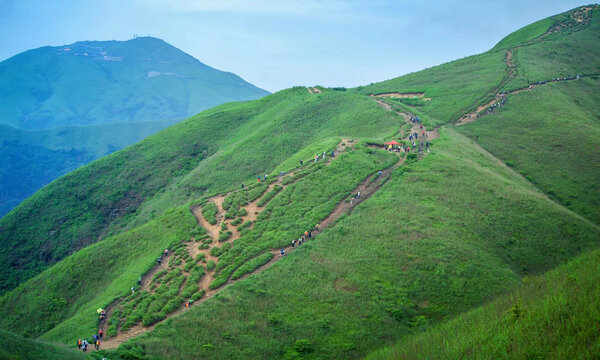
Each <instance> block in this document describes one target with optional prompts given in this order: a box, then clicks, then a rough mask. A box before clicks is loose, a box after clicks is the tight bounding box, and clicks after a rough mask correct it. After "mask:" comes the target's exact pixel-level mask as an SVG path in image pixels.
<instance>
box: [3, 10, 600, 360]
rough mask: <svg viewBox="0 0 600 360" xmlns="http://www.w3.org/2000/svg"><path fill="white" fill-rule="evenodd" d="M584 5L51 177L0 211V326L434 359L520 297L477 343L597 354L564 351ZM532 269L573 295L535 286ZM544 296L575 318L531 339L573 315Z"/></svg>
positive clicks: (202, 119) (580, 189)
mask: <svg viewBox="0 0 600 360" xmlns="http://www.w3.org/2000/svg"><path fill="white" fill-rule="evenodd" d="M597 11H598V6H584V7H580V8H577V9H573V10H571V11H569V12H567V13H564V14H559V15H557V16H553V17H550V18H548V19H545V20H542V21H541V22H538V23H535V24H533V25H530V26H528V27H525V28H523V29H522V30H520V31H517V32H515V33H513V34H510V35H509V36H507V37H506V38H505V39H503V40H502V41H501V42H500V43H499V44H498V45H496V46H495V47H494V48H492V49H491V50H490V51H488V52H486V53H484V54H480V55H475V56H471V57H467V58H464V59H459V60H457V61H454V62H450V63H447V64H443V65H440V66H437V67H433V68H430V69H426V70H423V71H421V72H417V73H414V74H409V75H406V76H402V77H399V78H396V79H391V80H388V81H384V82H381V83H376V84H372V85H369V86H363V87H358V88H355V89H343V88H335V89H328V88H323V87H315V88H308V89H307V88H300V87H298V88H292V89H288V90H284V91H281V92H278V93H276V94H273V95H269V96H266V97H264V98H261V99H259V100H256V101H252V102H244V103H230V104H225V105H221V106H217V107H215V108H213V109H210V110H207V111H204V112H202V113H200V114H198V115H196V116H193V117H191V118H189V119H187V120H185V121H182V122H180V123H178V124H176V125H174V126H172V127H170V128H168V129H165V130H163V131H161V132H159V133H158V134H155V135H152V136H150V137H149V138H147V139H145V140H143V141H141V142H139V143H137V144H135V145H133V146H130V147H127V148H125V149H123V150H121V151H118V152H115V153H113V154H111V155H109V156H107V157H104V158H102V159H100V160H97V161H95V162H93V163H91V164H88V165H86V166H84V167H83V168H81V169H78V170H76V171H73V172H71V173H69V174H68V175H66V176H63V177H61V178H60V179H58V180H56V181H54V182H53V183H52V184H50V185H49V186H47V187H45V188H43V189H42V190H41V191H39V192H37V193H36V194H34V195H33V196H32V197H31V198H29V199H27V200H26V201H24V202H23V203H22V204H21V205H19V206H18V207H17V208H16V209H15V210H14V211H12V212H11V213H9V214H8V215H7V216H5V217H4V218H3V219H1V220H0V245H1V246H2V248H1V250H0V255H1V256H2V262H0V264H2V265H1V266H2V268H1V276H0V279H2V280H1V281H2V282H1V283H0V284H1V285H0V286H1V289H2V291H3V292H4V295H2V297H1V298H0V314H2V316H1V317H0V327H2V328H4V329H7V330H10V331H11V332H13V333H15V334H17V335H19V336H26V337H32V338H39V339H41V340H44V341H53V342H59V343H63V344H71V343H73V341H74V339H77V338H79V337H81V336H88V334H92V333H93V332H95V331H96V330H97V329H98V327H100V328H102V329H103V330H104V331H105V333H106V334H107V336H108V339H107V340H106V341H105V342H104V345H103V346H104V347H105V348H106V350H102V351H101V353H100V355H102V356H109V357H110V358H122V359H166V358H168V359H189V358H192V357H208V358H214V359H231V358H264V359H272V358H283V359H317V358H319V359H339V358H361V357H364V356H367V355H368V354H371V356H374V357H375V358H377V357H378V356H390V357H392V358H393V357H394V356H396V355H395V354H396V353H398V354H402V351H403V348H404V346H412V347H414V348H419V346H420V348H421V349H422V348H423V347H426V346H427V345H428V344H430V343H432V344H438V347H437V349H441V346H442V345H439V343H440V340H439V338H440V336H444V334H448V332H449V331H451V333H452V334H456V338H455V339H454V342H451V341H448V342H446V343H445V344H448V345H443V346H446V348H444V350H445V351H447V353H446V354H447V355H446V356H445V357H453V356H454V355H458V356H460V355H461V354H462V355H465V354H466V355H468V354H472V353H471V352H469V351H471V350H469V346H472V345H469V344H473V342H472V341H475V340H473V339H478V338H480V337H479V336H480V334H482V335H481V336H485V334H489V333H490V332H491V331H494V330H493V329H497V327H494V326H496V325H494V324H496V321H497V320H496V318H494V317H493V316H492V314H493V312H494V311H500V312H502V311H505V309H506V308H507V306H508V307H512V306H513V305H514V304H515V302H514V301H512V300H511V297H510V296H511V294H521V295H518V296H520V297H522V298H523V299H524V300H523V302H522V304H523V306H524V309H525V310H524V313H523V314H524V315H523V316H521V310H519V307H517V311H516V313H518V316H517V317H518V318H519V319H522V324H523V326H524V327H523V328H522V329H526V330H527V331H524V330H519V329H514V331H513V330H511V329H509V330H505V332H504V333H499V334H498V337H497V338H491V339H490V338H485V339H484V340H486V341H487V342H484V343H485V344H488V345H486V346H488V348H493V349H494V350H497V351H498V352H497V353H494V352H490V353H491V354H499V357H502V356H503V354H515V355H516V357H521V358H526V357H528V356H529V355H532V356H533V355H536V354H537V355H542V356H543V354H547V355H552V354H562V353H564V352H568V351H569V350H570V349H574V351H577V352H578V353H579V354H580V355H581V357H584V358H586V357H588V358H593V357H594V356H597V355H598V353H597V350H596V349H595V348H592V349H591V350H590V351H589V352H585V351H584V350H582V348H581V347H576V346H571V345H568V344H577V343H578V342H582V343H585V344H597V342H598V335H597V334H598V333H597V332H594V331H593V326H592V325H590V324H593V323H594V321H595V322H596V323H598V320H600V319H597V316H598V312H597V311H595V310H594V309H595V306H596V302H594V301H592V300H588V299H590V296H589V294H594V293H596V292H597V281H594V278H593V277H591V275H590V276H588V275H587V274H590V273H591V272H593V271H594V269H595V268H594V266H593V264H595V263H596V261H595V258H596V257H597V248H598V245H599V244H600V227H599V223H600V221H599V220H600V219H599V218H598V211H599V210H598V205H597V204H598V203H600V199H599V198H598V196H599V192H598V191H596V189H597V188H596V186H597V184H598V181H600V168H599V167H598V166H599V165H598V164H600V162H599V161H597V160H598V159H597V156H598V153H597V151H594V149H597V148H600V143H599V141H600V140H599V139H600V137H598V136H595V134H596V133H597V131H598V120H599V119H598V112H597V111H596V110H597V106H598V96H599V92H598V91H599V90H598V89H600V86H598V85H600V84H599V82H600V78H599V75H598V71H597V70H598V66H599V65H600V49H598V46H597V44H598V43H599V42H598V37H599V36H600V18H599V17H598V14H597ZM583 55H585V56H583ZM536 63H538V64H544V65H543V66H538V67H540V68H542V69H539V68H538V67H536V66H535V64H536ZM557 79H560V80H557ZM415 116H418V117H419V118H420V122H414V121H412V120H411V119H413V118H414V117H415ZM415 132H418V133H419V137H418V138H417V139H413V138H412V134H414V133H415ZM409 136H410V137H409ZM389 140H397V141H398V142H400V143H401V144H403V146H410V147H411V152H408V153H407V152H388V151H385V150H384V148H383V143H384V142H387V141H389ZM265 174H267V175H268V176H265ZM257 176H260V177H261V181H260V182H259V181H257ZM241 184H244V186H241ZM359 192H360V193H361V196H358V193H359ZM316 224H319V226H316ZM305 231H311V232H312V233H311V236H310V237H309V238H308V239H307V240H306V242H305V244H302V245H299V243H298V242H297V241H296V242H294V245H293V246H292V245H291V242H292V240H296V239H298V237H299V236H300V235H301V234H303V233H304V232H305ZM165 248H168V249H170V253H169V254H168V255H166V256H165V255H164V253H163V251H164V249H165ZM281 250H283V252H284V254H285V255H281V254H280V251H281ZM161 255H162V257H161V262H158V261H157V258H158V257H159V256H161ZM561 264H563V265H561ZM564 264H567V265H564ZM557 267H558V269H556V270H553V269H555V268H557ZM548 271H550V272H549V273H547V272H548ZM577 271H581V276H579V277H578V276H576V275H575V274H577ZM545 273H547V275H543V274H545ZM557 274H558V275H557ZM563 274H567V275H563ZM562 276H571V277H573V281H574V283H575V284H580V285H581V286H570V285H569V282H568V281H567V282H566V284H565V282H564V279H563V280H561V277H562ZM532 278H533V279H534V280H532V281H531V284H533V285H528V281H530V280H524V279H532ZM546 278H548V279H550V280H549V281H552V282H551V284H555V285H556V286H557V287H558V290H560V289H565V291H566V290H567V289H570V290H571V291H574V294H577V293H576V292H575V291H580V294H582V296H584V297H583V298H582V299H581V300H577V298H576V297H575V295H574V296H571V297H565V298H560V291H559V292H556V291H552V292H550V291H548V292H544V291H539V292H537V293H536V292H535V291H534V290H535V289H536V286H538V285H536V284H543V283H544V281H545V280H544V279H546ZM132 287H133V291H132V290H131V288H132ZM532 289H533V290H532ZM532 292H533V293H532ZM530 293H532V295H531V296H528V295H525V294H530ZM507 294H508V295H507ZM190 299H191V300H194V302H193V305H192V306H191V307H190V308H188V307H184V304H186V303H187V302H188V301H189V300H190ZM552 299H564V304H566V305H569V304H571V305H572V306H573V307H574V308H575V309H577V311H581V313H582V314H587V315H586V316H588V317H589V318H590V321H589V322H586V323H585V324H586V325H584V330H585V331H565V332H561V334H564V336H565V337H564V338H563V339H561V341H563V342H564V344H566V345H565V346H564V347H563V348H561V349H558V350H557V352H555V353H553V352H551V350H552V349H551V347H552V346H553V345H552V344H554V343H555V342H553V341H554V340H552V339H548V341H547V342H541V341H535V340H532V339H533V337H532V336H530V335H528V334H531V333H532V332H535V331H537V332H539V333H543V331H545V329H547V328H544V327H541V326H536V323H538V322H539V321H538V320H539V319H540V318H544V317H545V318H547V319H555V320H556V321H563V319H567V320H564V321H563V322H562V323H560V324H557V326H556V327H554V328H555V329H562V328H568V327H569V326H570V325H569V324H572V323H574V321H577V320H576V319H577V318H575V317H574V318H573V319H575V320H573V321H571V320H569V318H567V317H566V316H565V313H562V312H561V311H565V308H564V307H561V306H546V305H545V304H546V302H551V301H552ZM525 300H526V301H525ZM485 303H489V305H484V304H485ZM507 304H508V305H507ZM481 306H486V307H484V308H480V307H481ZM519 306H520V305H519ZM98 307H102V308H105V309H107V314H108V318H107V320H106V321H105V322H103V323H99V319H98V315H97V313H96V309H98ZM489 309H492V311H490V310H489ZM495 309H497V310H495ZM469 311H473V312H469ZM473 314H475V315H473ZM453 318H457V319H458V320H451V319H453ZM448 321H450V322H448ZM452 321H455V322H452ZM502 321H505V320H502ZM463 323H467V324H468V325H467V326H466V327H465V326H463V325H462V324H463ZM470 324H473V325H470ZM471 326H473V327H475V328H476V329H477V333H476V334H475V335H473V339H471V340H469V337H468V336H466V335H464V334H465V331H466V330H464V329H465V328H467V329H470V328H471ZM449 329H450V330H449ZM489 329H492V330H489ZM496 332H497V331H496ZM421 333H422V334H421ZM419 334H421V335H419ZM439 334H442V335H439ZM503 334H509V335H510V336H515V337H517V339H519V340H522V341H523V343H525V344H532V346H534V345H535V349H534V350H535V351H533V352H527V351H521V350H518V349H516V350H514V352H513V353H510V352H507V350H506V347H505V348H502V347H500V345H502V346H504V345H505V344H506V343H505V342H502V338H501V337H502V336H508V335H503ZM465 337H467V340H468V341H467V342H465V341H466V340H464V339H465ZM395 344H397V345H395ZM406 344H408V345H406ZM498 344H500V345H498ZM384 346H389V348H384V349H383V350H381V353H377V352H375V353H373V351H375V350H377V349H378V348H382V347H384ZM432 349H433V350H435V349H436V348H435V347H432ZM465 349H466V350H465ZM426 350H431V349H426ZM420 351H421V350H420ZM422 351H425V350H422ZM466 355H465V356H466Z"/></svg>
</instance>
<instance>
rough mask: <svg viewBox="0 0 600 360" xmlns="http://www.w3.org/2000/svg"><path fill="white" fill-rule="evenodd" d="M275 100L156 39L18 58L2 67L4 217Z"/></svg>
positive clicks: (81, 45) (0, 206)
mask: <svg viewBox="0 0 600 360" xmlns="http://www.w3.org/2000/svg"><path fill="white" fill-rule="evenodd" d="M267 94H268V92H267V91H264V90H262V89H259V88H257V87H255V86H254V85H252V84H249V83H247V82H245V81H244V80H243V79H241V78H240V77H238V76H237V75H234V74H232V73H228V72H223V71H219V70H216V69H214V68H211V67H209V66H207V65H205V64H203V63H201V62H200V61H198V60H196V59H195V58H193V57H192V56H190V55H188V54H186V53H184V52H183V51H181V50H179V49H177V48H175V47H173V46H171V45H169V44H167V43H166V42H164V41H162V40H160V39H156V38H151V37H140V38H135V39H133V40H128V41H82V42H77V43H74V44H70V45H64V46H59V47H50V46H47V47H42V48H38V49H33V50H29V51H26V52H24V53H21V54H18V55H15V56H13V57H11V58H9V59H7V60H5V61H2V62H0V110H2V117H0V146H1V148H0V155H2V156H1V158H2V160H1V161H2V163H3V164H2V165H3V166H2V167H1V169H2V170H0V171H1V172H2V173H0V217H1V216H3V215H4V214H5V213H7V212H8V211H10V210H11V209H12V208H14V207H15V206H16V205H18V204H19V203H20V202H21V201H22V200H24V199H25V198H27V197H29V196H31V195H32V194H33V193H34V192H35V191H37V190H39V189H40V188H41V187H42V186H44V185H46V184H48V183H50V182H51V181H52V180H54V179H56V178H58V177H59V176H61V175H64V174H66V173H67V172H69V171H72V170H75V169H76V168H78V167H80V166H82V165H85V164H87V163H89V162H90V161H92V160H95V159H98V158H100V157H102V156H104V155H107V154H110V153H112V152H114V151H116V150H120V149H122V148H124V147H125V146H128V145H131V144H133V143H135V142H138V141H140V140H141V139H143V138H145V137H146V136H148V135H151V134H153V133H155V132H157V131H159V130H161V129H163V128H165V127H167V126H169V125H172V124H174V123H175V122H177V121H180V120H181V119H184V118H187V117H189V116H191V115H194V114H196V113H198V112H199V111H202V110H205V109H208V108H211V107H213V106H216V105H219V104H222V103H226V102H230V101H245V100H254V99H257V98H259V97H262V96H264V95H267Z"/></svg>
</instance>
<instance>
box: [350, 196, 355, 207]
mask: <svg viewBox="0 0 600 360" xmlns="http://www.w3.org/2000/svg"><path fill="white" fill-rule="evenodd" d="M352 205H354V196H353V197H351V198H350V206H352Z"/></svg>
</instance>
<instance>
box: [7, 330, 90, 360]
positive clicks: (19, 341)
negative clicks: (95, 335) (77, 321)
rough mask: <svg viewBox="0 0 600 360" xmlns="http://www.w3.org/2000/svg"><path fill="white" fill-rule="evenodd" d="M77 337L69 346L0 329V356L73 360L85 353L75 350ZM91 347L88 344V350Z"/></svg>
mask: <svg viewBox="0 0 600 360" xmlns="http://www.w3.org/2000/svg"><path fill="white" fill-rule="evenodd" d="M76 341H77V339H75V340H74V341H72V342H71V343H70V345H71V347H70V348H67V347H66V346H64V345H58V344H53V343H48V342H44V341H40V340H32V339H25V338H23V337H21V336H18V335H15V334H12V333H10V332H8V331H6V330H2V329H0V358H1V359H5V360H21V359H47V360H75V359H84V358H85V355H84V353H83V352H82V351H81V350H77V343H76ZM92 348H93V347H92V346H90V347H89V348H88V351H89V350H90V349H92Z"/></svg>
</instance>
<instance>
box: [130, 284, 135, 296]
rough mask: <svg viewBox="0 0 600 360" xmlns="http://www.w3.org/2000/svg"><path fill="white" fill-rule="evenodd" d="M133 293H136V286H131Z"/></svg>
mask: <svg viewBox="0 0 600 360" xmlns="http://www.w3.org/2000/svg"><path fill="white" fill-rule="evenodd" d="M131 293H132V294H134V293H135V286H132V287H131Z"/></svg>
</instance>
